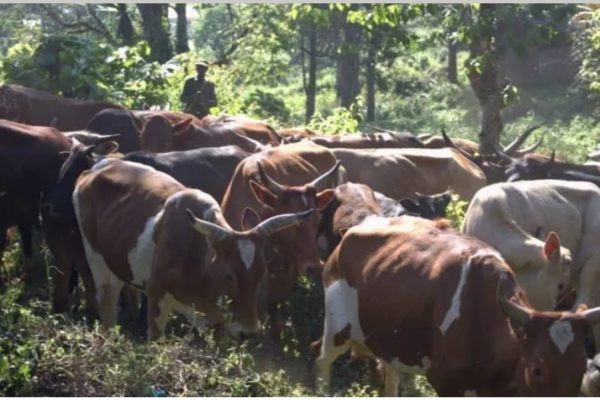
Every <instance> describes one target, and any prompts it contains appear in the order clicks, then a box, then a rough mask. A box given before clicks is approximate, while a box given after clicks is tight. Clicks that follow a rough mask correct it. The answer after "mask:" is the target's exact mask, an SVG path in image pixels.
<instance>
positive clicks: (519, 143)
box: [503, 125, 539, 156]
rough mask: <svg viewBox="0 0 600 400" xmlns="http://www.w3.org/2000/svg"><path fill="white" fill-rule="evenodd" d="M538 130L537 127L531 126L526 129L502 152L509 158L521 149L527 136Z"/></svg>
mask: <svg viewBox="0 0 600 400" xmlns="http://www.w3.org/2000/svg"><path fill="white" fill-rule="evenodd" d="M538 128H539V125H537V126H532V127H531V128H529V129H527V130H526V131H525V132H523V133H522V134H521V136H519V137H518V138H516V139H515V140H514V141H513V142H512V143H511V144H509V145H508V146H506V147H505V148H504V150H503V151H504V152H505V153H506V154H508V155H509V156H511V155H513V154H514V153H515V152H516V151H517V150H518V149H519V147H521V146H522V145H523V143H525V141H526V140H527V138H528V137H529V135H531V133H532V132H533V131H535V130H536V129H538Z"/></svg>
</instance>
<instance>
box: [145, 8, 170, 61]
mask: <svg viewBox="0 0 600 400" xmlns="http://www.w3.org/2000/svg"><path fill="white" fill-rule="evenodd" d="M136 6H137V8H138V10H139V12H140V15H141V17H142V29H143V31H144V38H145V39H146V41H147V42H148V44H149V45H150V48H151V49H152V52H151V53H150V58H151V60H153V61H158V62H160V63H165V62H167V61H169V60H170V59H171V58H172V57H173V50H172V46H171V39H170V38H169V29H168V23H169V22H168V19H167V12H168V5H167V4H136Z"/></svg>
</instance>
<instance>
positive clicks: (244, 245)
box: [237, 239, 256, 269]
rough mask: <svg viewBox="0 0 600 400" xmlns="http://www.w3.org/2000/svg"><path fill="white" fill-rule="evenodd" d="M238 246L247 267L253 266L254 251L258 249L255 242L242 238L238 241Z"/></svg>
mask: <svg viewBox="0 0 600 400" xmlns="http://www.w3.org/2000/svg"><path fill="white" fill-rule="evenodd" d="M237 247H238V250H239V251H240V257H241V258H242V262H243V263H244V265H245V266H246V269H250V267H252V262H253V261H254V252H255V251H256V247H255V246H254V243H252V242H251V241H250V240H248V239H242V240H239V241H238V242H237Z"/></svg>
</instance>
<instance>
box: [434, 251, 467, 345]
mask: <svg viewBox="0 0 600 400" xmlns="http://www.w3.org/2000/svg"><path fill="white" fill-rule="evenodd" d="M470 268H471V258H469V260H468V261H467V262H465V263H464V264H463V265H462V269H461V271H460V279H459V281H458V286H457V287H456V291H455V292H454V295H453V296H452V303H451V304H450V308H449V309H448V311H447V312H446V316H445V317H444V320H443V321H442V324H441V325H440V330H441V331H442V335H445V334H446V331H447V330H448V328H450V325H452V323H453V322H454V321H455V320H456V319H458V317H459V316H460V296H461V295H462V291H463V288H464V286H465V282H466V281H467V274H468V273H469V269H470Z"/></svg>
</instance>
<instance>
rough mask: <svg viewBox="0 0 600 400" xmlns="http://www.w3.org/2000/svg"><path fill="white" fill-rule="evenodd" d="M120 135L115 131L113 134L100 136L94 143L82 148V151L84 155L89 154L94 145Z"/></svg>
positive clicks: (96, 145) (94, 147)
mask: <svg viewBox="0 0 600 400" xmlns="http://www.w3.org/2000/svg"><path fill="white" fill-rule="evenodd" d="M120 136H121V134H120V133H115V134H114V135H106V136H102V137H101V138H98V139H97V140H96V143H94V144H93V145H91V146H88V147H86V148H85V150H84V153H85V154H86V155H90V154H92V152H93V151H94V150H95V149H96V147H98V146H100V145H101V144H103V143H106V142H110V141H111V140H113V139H118V138H119V137H120Z"/></svg>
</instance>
